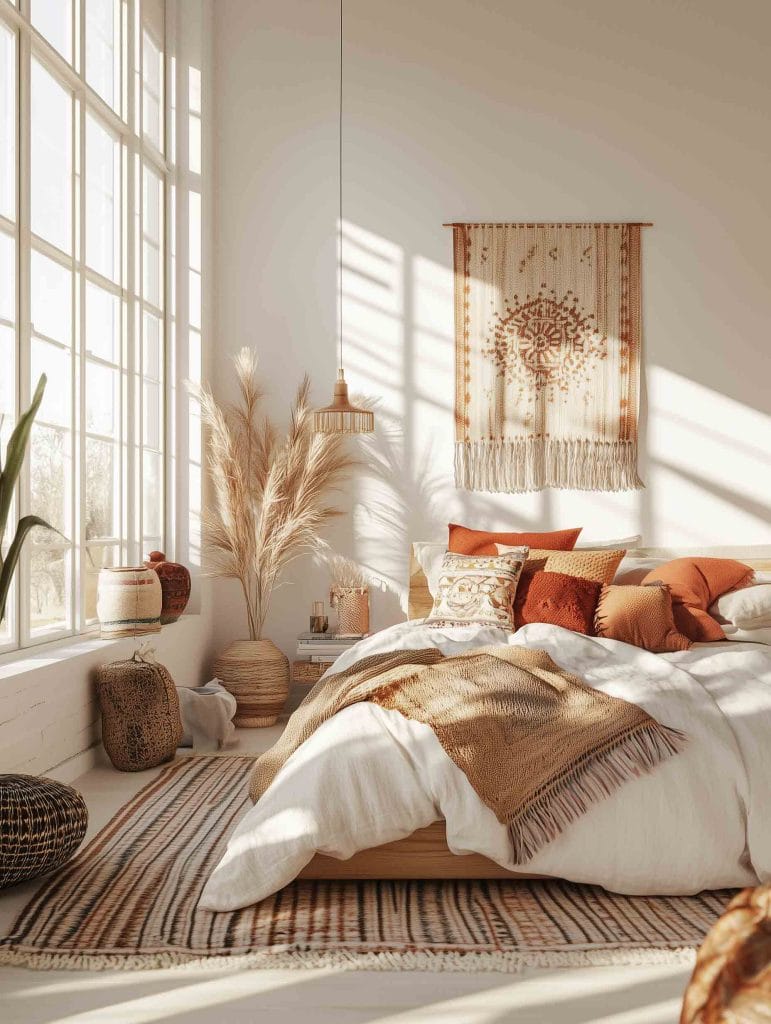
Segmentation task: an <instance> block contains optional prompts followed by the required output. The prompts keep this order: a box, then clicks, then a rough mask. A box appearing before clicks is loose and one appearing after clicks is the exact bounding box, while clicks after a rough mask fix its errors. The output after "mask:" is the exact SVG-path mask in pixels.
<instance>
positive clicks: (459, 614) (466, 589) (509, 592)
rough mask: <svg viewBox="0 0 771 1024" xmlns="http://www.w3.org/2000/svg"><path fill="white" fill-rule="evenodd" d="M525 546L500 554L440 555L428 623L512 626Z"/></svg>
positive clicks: (432, 624) (450, 553)
mask: <svg viewBox="0 0 771 1024" xmlns="http://www.w3.org/2000/svg"><path fill="white" fill-rule="evenodd" d="M527 553H528V549H527V548H526V547H522V548H512V549H511V550H510V551H507V552H506V553H505V554H503V555H457V554H454V553H453V552H451V551H448V552H447V553H446V554H445V556H444V558H443V559H442V567H441V570H440V572H439V577H438V580H437V588H436V596H435V597H434V606H433V608H432V609H431V614H430V615H429V617H428V618H427V619H426V625H427V626H465V625H468V624H471V623H474V624H478V625H483V626H498V627H500V628H501V629H508V630H513V629H514V595H515V594H516V592H517V583H518V582H519V577H520V575H521V573H522V567H523V566H524V564H525V561H526V560H527Z"/></svg>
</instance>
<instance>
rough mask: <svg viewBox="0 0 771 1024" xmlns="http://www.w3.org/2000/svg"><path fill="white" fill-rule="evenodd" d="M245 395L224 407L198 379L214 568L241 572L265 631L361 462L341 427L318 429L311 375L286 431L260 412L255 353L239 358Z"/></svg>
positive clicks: (250, 613) (255, 620)
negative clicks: (290, 571) (274, 603)
mask: <svg viewBox="0 0 771 1024" xmlns="http://www.w3.org/2000/svg"><path fill="white" fill-rule="evenodd" d="M233 361H234V364H235V369H236V376H237V379H238V388H239V398H238V401H237V402H236V403H234V404H232V405H227V406H224V407H223V406H220V405H218V403H217V402H216V401H215V399H214V396H213V395H212V393H211V390H210V389H209V388H208V387H207V386H205V385H204V386H201V387H193V388H192V390H193V392H194V394H196V396H197V397H198V399H199V401H200V403H201V416H202V419H203V422H204V423H205V425H206V427H207V428H208V432H209V440H208V463H209V469H210V471H211V475H212V480H213V484H214V508H213V509H211V510H208V511H207V512H206V513H205V514H204V528H205V530H206V539H207V542H208V549H209V566H208V567H209V569H210V571H211V573H212V575H214V576H219V577H223V578H231V579H237V580H238V581H239V583H240V584H241V589H242V591H243V595H244V601H245V602H246V615H247V620H248V624H249V638H250V639H251V640H259V639H261V638H262V632H263V628H264V626H265V618H266V616H267V614H268V608H269V607H270V599H271V596H272V593H273V589H274V587H275V586H276V584H277V583H278V581H279V578H280V577H281V575H282V573H283V572H284V570H285V569H286V567H287V565H288V564H289V563H290V562H291V561H293V560H294V559H295V558H297V557H298V556H299V555H301V554H304V553H305V552H307V551H311V550H316V551H317V550H318V548H319V546H320V545H322V544H323V541H322V540H321V538H320V536H319V531H320V530H321V528H322V527H323V526H324V525H325V524H326V523H328V522H329V520H330V519H332V518H333V517H334V516H337V515H339V514H340V510H339V509H337V508H335V507H334V506H332V505H330V504H328V503H327V499H326V495H327V493H328V491H329V490H330V489H332V488H335V487H339V486H340V484H341V483H342V481H343V479H344V478H345V477H346V475H347V473H348V471H349V470H350V468H351V467H352V466H353V465H354V462H355V460H354V459H352V458H351V457H350V456H349V455H348V454H347V453H346V450H345V441H344V437H343V436H342V435H336V434H317V433H314V430H313V411H312V409H311V407H310V404H309V392H310V381H309V379H308V377H307V376H306V377H304V378H303V381H302V383H301V384H300V387H299V388H298V389H297V394H296V396H295V400H294V403H293V405H292V408H291V413H290V420H289V429H288V431H287V434H286V437H284V438H283V439H282V438H280V437H279V432H278V429H277V428H276V426H275V425H274V424H273V422H272V421H271V420H270V418H269V417H268V416H263V415H261V414H260V403H261V400H262V398H263V397H264V392H263V391H262V390H261V388H260V387H259V385H258V382H257V355H256V353H255V352H253V351H252V350H251V349H248V348H242V349H241V351H240V352H239V353H238V355H237V356H235V357H234V360H233Z"/></svg>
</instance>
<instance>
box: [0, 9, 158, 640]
mask: <svg viewBox="0 0 771 1024" xmlns="http://www.w3.org/2000/svg"><path fill="white" fill-rule="evenodd" d="M33 2H34V0H33ZM85 2H86V0H73V5H72V17H73V64H72V66H71V65H70V64H68V63H67V61H66V60H65V59H64V58H63V57H62V56H61V55H60V54H59V53H58V52H57V51H56V50H55V49H54V48H53V46H51V45H50V44H49V43H48V42H47V41H46V40H45V38H44V37H43V36H41V35H40V33H39V32H38V31H37V30H36V29H35V28H34V27H33V26H32V24H31V21H30V0H17V3H16V4H15V5H14V4H12V3H11V0H0V22H2V23H3V24H4V25H5V26H6V27H8V28H10V29H11V31H13V32H15V34H16V40H17V42H16V62H17V64H16V72H17V73H16V83H17V102H16V143H17V163H16V175H17V183H16V220H15V223H9V222H8V221H6V220H5V219H3V218H1V217H0V224H1V225H2V227H3V229H4V230H5V231H6V233H9V234H11V235H12V236H13V237H14V238H15V241H16V358H17V364H16V410H15V413H16V416H17V417H18V414H19V410H20V409H23V408H26V407H27V405H28V404H29V396H30V394H31V387H34V384H35V382H31V381H30V353H31V335H32V331H31V316H30V259H31V252H32V249H33V248H34V249H35V250H37V251H39V252H42V253H43V254H44V255H46V256H50V257H52V258H54V259H55V260H56V262H58V263H60V264H61V265H64V266H67V267H68V269H69V270H71V271H72V281H73V304H72V310H73V312H72V317H73V324H72V328H73V335H72V339H73V340H72V359H71V372H72V410H71V423H70V428H71V435H70V436H71V438H72V444H73V449H74V452H73V454H74V459H73V482H72V487H71V494H70V495H69V500H70V501H71V503H72V509H71V521H72V523H73V527H74V528H73V536H72V537H71V538H69V540H68V541H67V542H66V543H65V542H62V543H61V544H60V545H57V544H56V543H52V542H49V541H45V542H44V543H43V544H42V545H41V547H43V548H45V549H47V550H51V549H55V548H56V547H61V548H62V550H72V556H71V558H72V561H71V565H72V571H71V572H70V574H69V575H70V579H69V602H70V608H71V612H70V617H71V625H69V626H67V628H63V629H51V630H46V631H40V632H39V633H38V634H36V635H33V634H32V631H31V629H30V573H29V563H30V550H29V549H30V546H31V544H32V543H33V540H32V538H28V540H27V542H26V543H25V549H27V550H26V552H25V554H24V555H23V556H22V559H21V562H20V566H19V570H18V572H17V573H16V578H15V581H14V584H13V587H12V591H11V595H10V596H9V603H8V610H7V619H8V621H9V623H10V627H11V639H10V641H8V642H5V641H4V640H2V638H0V656H3V655H7V656H9V657H12V656H13V653H12V652H15V651H19V650H23V649H26V648H29V647H37V646H39V645H40V644H45V643H49V642H51V641H57V640H61V639H63V638H70V637H73V636H77V635H80V634H89V633H93V632H94V630H95V629H96V628H97V625H96V623H94V622H87V621H86V613H85V599H86V588H85V583H86V559H87V553H88V549H89V547H90V546H91V547H94V546H105V545H106V544H108V543H109V544H114V545H115V550H116V563H119V564H124V565H125V564H138V563H139V562H141V561H142V559H143V557H144V555H145V554H146V552H145V551H143V546H144V542H143V537H144V524H143V497H144V495H143V474H142V451H143V424H144V408H143V385H144V376H143V371H144V366H143V360H144V336H143V331H144V312H145V311H149V312H151V313H153V315H156V316H158V318H159V320H160V325H161V332H160V334H161V336H160V339H159V340H160V377H161V379H160V383H159V389H160V397H161V422H160V425H159V430H160V461H161V473H160V489H161V494H162V499H163V506H164V515H163V517H162V520H161V523H160V527H161V535H160V537H158V536H156V540H158V541H160V546H161V547H162V548H163V549H164V550H165V551H166V552H167V554H170V555H172V556H173V554H174V546H173V539H174V538H173V535H174V531H173V530H172V529H171V517H172V514H173V509H172V497H173V495H172V493H171V492H172V488H171V486H170V484H171V479H170V465H171V445H170V440H171V420H172V414H173V412H174V410H173V408H172V394H171V392H172V387H171V383H170V380H169V368H170V362H171V356H170V347H171V346H170V341H171V337H172V333H173V332H172V322H173V317H174V309H173V308H172V301H173V299H174V291H173V289H172V288H171V287H170V282H171V275H170V270H171V265H170V261H171V254H172V240H173V235H174V231H175V230H176V225H175V224H174V223H173V222H172V216H171V214H172V212H173V208H174V173H173V168H172V165H171V164H170V163H169V162H168V161H167V159H166V158H165V157H164V155H163V153H161V152H160V150H159V149H158V148H157V147H156V146H155V145H154V144H153V143H152V142H151V141H150V140H148V139H146V138H145V137H144V133H143V125H142V116H143V102H142V91H141V90H142V81H143V77H142V59H143V51H144V47H143V45H142V33H143V27H146V26H144V22H143V19H142V10H141V6H142V2H143V0H121V3H120V6H119V10H120V12H121V25H120V27H119V34H120V37H121V40H122V47H121V48H122V61H121V65H122V66H121V72H120V75H119V79H120V83H121V88H120V96H119V97H117V102H116V107H117V108H118V109H117V111H115V110H113V109H112V108H111V107H110V106H109V105H108V104H107V103H106V102H105V101H104V100H103V99H102V97H101V96H100V95H99V94H98V93H97V92H95V91H94V90H93V89H92V88H91V87H90V86H89V85H88V84H87V83H86V74H85V71H86V69H85V54H86V46H85V30H86V17H85ZM156 6H157V4H156ZM172 6H173V5H172ZM153 34H154V35H155V37H156V41H158V42H159V43H160V44H161V49H162V52H163V54H164V58H163V62H162V76H163V77H162V82H161V89H162V94H163V97H164V103H163V106H162V109H161V117H162V119H163V120H162V123H163V131H164V139H163V143H164V151H165V153H169V152H172V149H171V147H170V143H171V140H170V137H169V129H170V125H171V124H172V117H170V111H169V67H170V60H171V58H170V56H169V46H168V45H167V40H168V38H169V26H168V23H167V26H166V39H165V40H158V39H157V32H154V33H153ZM33 56H34V58H35V59H36V60H37V61H38V62H39V63H40V64H41V65H42V67H43V68H44V69H45V70H46V71H47V72H48V73H49V74H51V75H52V76H53V77H54V78H55V79H56V81H57V82H59V84H61V85H63V86H64V87H65V88H67V89H68V90H70V92H71V94H72V96H73V100H72V111H73V128H72V141H73V182H72V187H71V193H72V203H73V235H74V237H73V247H72V248H73V252H72V256H71V257H67V256H65V255H64V254H63V253H62V252H60V251H59V250H57V249H55V248H54V247H53V246H51V245H50V244H48V243H47V242H46V241H45V240H43V239H41V238H38V237H36V236H33V235H32V233H31V227H30V134H31V133H30V128H31V125H30V122H31V114H30V93H31V59H32V57H33ZM87 113H89V114H91V115H92V116H93V117H94V118H95V119H96V120H97V121H98V122H99V123H100V124H101V125H102V127H104V128H106V129H107V130H108V131H109V132H110V134H112V135H113V137H114V138H117V139H118V141H119V142H120V167H121V171H120V174H121V178H122V189H121V206H122V210H121V236H122V237H121V250H120V251H121V260H122V270H121V274H120V280H121V283H120V284H116V283H115V282H114V281H111V280H109V279H108V278H105V277H103V276H102V275H101V274H99V273H97V272H96V271H94V270H92V269H90V268H88V267H86V264H85V256H86V254H85V200H86V187H85V125H86V114H87ZM144 167H149V168H150V169H152V171H154V173H155V174H157V175H158V177H159V178H160V181H161V207H162V210H163V224H162V232H161V244H162V248H163V254H162V257H163V258H162V260H161V261H160V272H161V288H162V291H161V303H162V308H160V307H156V306H153V305H152V304H151V303H149V302H148V301H147V300H146V299H145V298H144V296H143V274H144V268H143V265H142V259H143V245H142V241H143V223H142V197H143V168H144ZM33 243H34V244H33ZM86 281H91V282H93V283H95V284H98V285H99V287H100V288H103V289H104V290H105V291H108V292H110V293H111V294H113V295H116V296H118V297H119V298H120V309H121V331H120V336H121V337H120V348H121V351H120V360H121V372H120V380H121V385H120V394H121V399H120V411H119V421H120V429H119V432H118V434H117V442H116V451H118V452H121V453H122V458H121V475H120V483H119V491H120V493H119V494H118V495H116V499H117V501H116V508H115V521H116V523H117V524H119V526H120V529H119V530H118V531H117V535H116V536H114V537H112V538H100V539H99V540H98V541H96V542H89V541H87V540H86V537H85V498H84V483H85V443H86V436H87V431H86V416H85V371H86V364H87V360H86V349H85V289H86ZM88 359H89V360H90V361H98V360H97V359H95V357H94V356H93V355H89V357H88ZM52 383H53V382H49V387H51V386H52ZM29 461H30V460H29V458H27V459H26V460H25V466H24V470H23V472H22V476H21V479H20V486H19V489H18V492H17V500H16V503H15V506H16V507H15V509H14V511H13V512H12V515H11V519H10V522H9V529H8V531H7V534H6V538H5V541H6V544H7V543H8V542H9V541H10V537H9V536H8V534H9V533H10V534H11V535H12V532H13V523H14V518H15V517H16V518H17V517H18V516H19V515H24V514H27V513H30V512H32V513H34V512H35V511H36V510H35V509H34V508H31V507H30V477H29ZM35 532H38V531H33V533H35ZM9 652H11V653H9ZM2 660H5V658H4V657H3V659H2Z"/></svg>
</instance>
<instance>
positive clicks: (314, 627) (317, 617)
mask: <svg viewBox="0 0 771 1024" xmlns="http://www.w3.org/2000/svg"><path fill="white" fill-rule="evenodd" d="M310 621H311V625H310V630H311V633H326V631H327V630H328V629H329V619H328V618H327V616H326V615H325V614H324V602H323V601H314V602H313V611H312V612H311V620H310Z"/></svg>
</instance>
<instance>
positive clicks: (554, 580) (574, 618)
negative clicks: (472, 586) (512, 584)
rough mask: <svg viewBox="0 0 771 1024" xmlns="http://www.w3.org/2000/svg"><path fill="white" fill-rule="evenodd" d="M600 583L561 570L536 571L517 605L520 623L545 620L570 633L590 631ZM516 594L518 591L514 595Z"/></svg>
mask: <svg viewBox="0 0 771 1024" xmlns="http://www.w3.org/2000/svg"><path fill="white" fill-rule="evenodd" d="M601 590H602V585H601V584H599V583H595V582H594V581H593V580H582V579H580V577H578V576H569V575H568V574H566V573H563V572H536V573H533V575H532V576H531V578H530V580H529V582H528V584H527V587H526V594H525V598H524V601H523V602H522V604H521V607H519V608H518V614H519V620H520V624H521V625H523V626H524V625H526V624H527V623H528V622H548V623H550V624H551V625H552V626H563V627H564V628H565V629H572V630H573V632H574V633H587V634H591V633H592V632H593V627H594V610H595V608H596V607H597V601H598V599H599V596H600V591H601ZM517 596H519V595H517Z"/></svg>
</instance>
